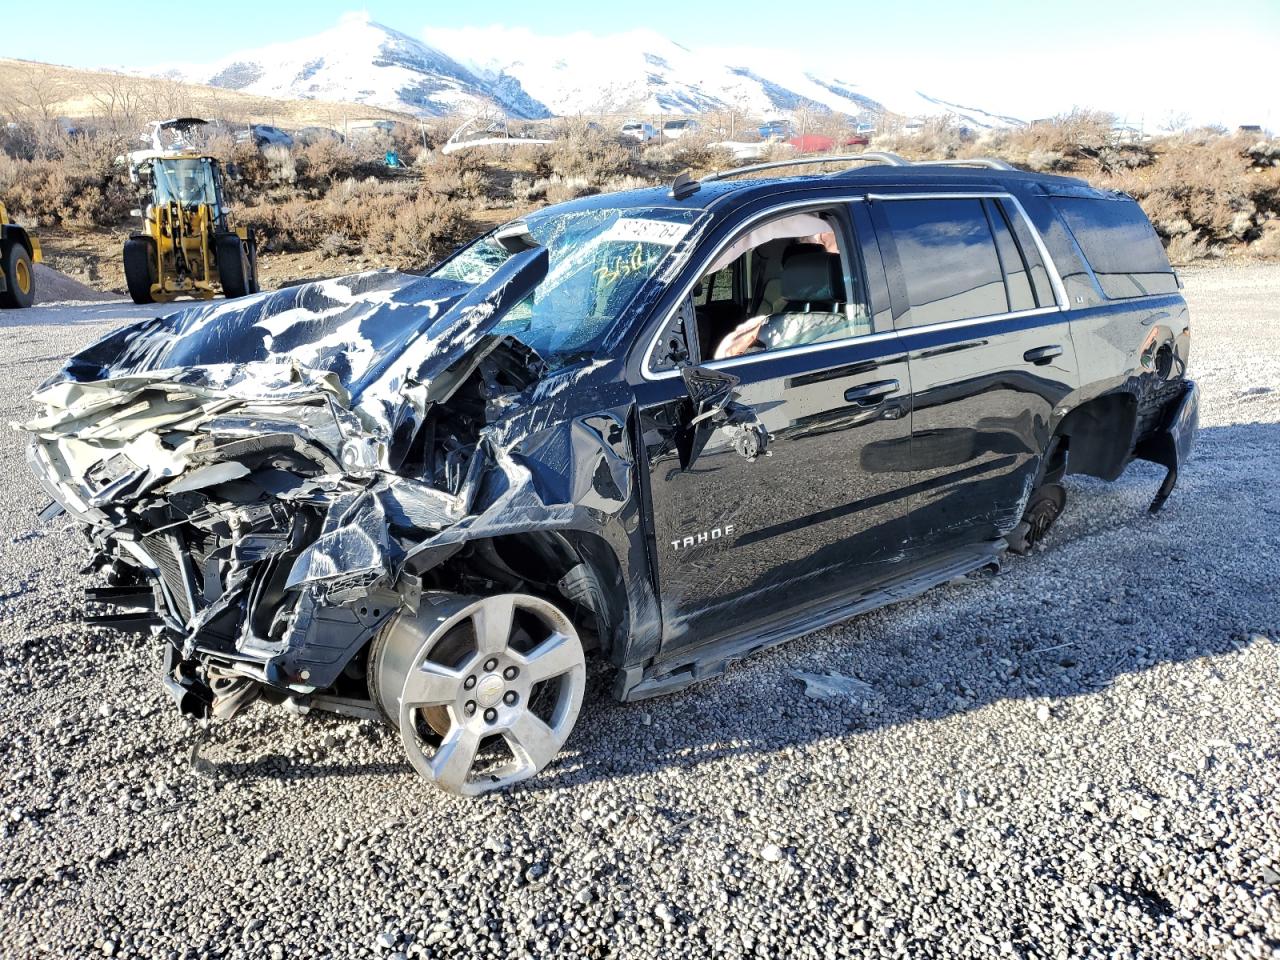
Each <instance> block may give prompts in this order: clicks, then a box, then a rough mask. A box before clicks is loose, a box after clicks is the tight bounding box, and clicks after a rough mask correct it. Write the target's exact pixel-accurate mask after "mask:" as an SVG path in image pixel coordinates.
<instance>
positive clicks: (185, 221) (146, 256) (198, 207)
mask: <svg viewBox="0 0 1280 960" xmlns="http://www.w3.org/2000/svg"><path fill="white" fill-rule="evenodd" d="M129 159H130V176H131V178H132V179H133V180H134V182H136V183H138V184H139V185H140V186H142V187H143V188H144V189H146V190H147V191H148V193H149V196H148V198H147V199H148V202H147V206H146V209H145V210H140V211H137V213H139V214H141V216H142V218H143V227H142V232H141V233H136V234H134V235H133V236H131V237H130V238H129V239H128V240H126V241H125V244H124V276H125V282H126V284H127V286H128V287H129V296H130V297H132V298H133V302H134V303H167V302H168V301H170V300H174V299H176V298H178V297H181V296H189V297H195V298H196V299H197V300H209V299H212V298H213V297H214V296H216V295H217V291H218V288H219V287H220V288H221V289H222V292H223V293H224V294H225V295H226V296H228V297H243V296H245V295H246V294H250V293H257V292H258V252H257V246H256V244H255V243H254V239H253V236H252V234H251V233H250V232H249V231H248V230H246V229H245V228H243V227H241V228H239V229H232V228H231V227H230V226H229V224H228V223H227V211H226V207H225V205H224V204H223V199H222V182H223V181H222V166H221V164H220V163H219V162H218V160H217V158H215V157H210V156H207V155H205V154H203V153H200V152H198V151H192V150H178V151H160V150H139V151H135V152H134V153H132V154H130V155H129Z"/></svg>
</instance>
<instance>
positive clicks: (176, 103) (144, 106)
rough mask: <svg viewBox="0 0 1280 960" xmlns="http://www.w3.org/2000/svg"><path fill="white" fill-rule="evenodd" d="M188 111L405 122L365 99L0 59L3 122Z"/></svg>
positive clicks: (269, 119) (143, 117)
mask: <svg viewBox="0 0 1280 960" xmlns="http://www.w3.org/2000/svg"><path fill="white" fill-rule="evenodd" d="M190 115H194V116H201V117H208V118H218V119H226V120H233V121H237V122H241V123H270V124H274V125H278V126H286V127H301V126H308V125H312V124H316V125H323V126H337V127H340V126H341V124H342V123H343V122H344V121H348V120H355V119H364V118H371V119H405V116H404V114H402V113H397V112H394V111H391V110H386V109H383V108H381V107H377V106H372V105H369V104H363V103H350V102H344V101H342V100H332V101H319V100H298V99H290V98H280V97H266V96H259V95H256V94H251V93H244V92H241V91H238V90H228V89H225V88H223V87H216V86H210V85H208V84H200V83H191V82H186V81H182V80H177V79H172V78H170V79H157V78H155V77H144V76H134V75H130V74H123V73H113V72H109V71H104V70H80V69H76V68H74V67H63V66H58V65H56V64H48V63H36V62H33V61H30V60H11V59H5V58H0V120H9V119H12V118H15V117H23V118H25V119H32V118H43V119H46V120H52V119H55V118H58V117H72V118H76V119H86V118H91V117H96V118H108V117H111V118H115V119H118V120H121V121H125V122H129V121H136V124H134V125H136V126H138V127H141V126H142V124H143V123H145V122H146V121H147V120H154V119H158V118H161V117H174V116H190Z"/></svg>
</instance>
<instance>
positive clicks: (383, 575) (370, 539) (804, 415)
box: [25, 155, 1198, 793]
mask: <svg viewBox="0 0 1280 960" xmlns="http://www.w3.org/2000/svg"><path fill="white" fill-rule="evenodd" d="M861 159H862V160H869V159H878V160H879V161H881V163H880V164H879V165H870V164H865V163H863V164H860V165H859V166H857V167H856V168H855V169H850V170H849V171H847V172H843V173H839V174H834V175H823V176H803V177H791V178H786V179H751V180H733V179H732V178H731V177H732V175H725V176H718V177H713V178H708V179H707V180H704V181H702V182H693V181H690V180H689V179H687V178H685V177H681V178H679V179H678V180H677V181H676V182H675V183H674V184H673V185H672V186H671V188H670V189H649V190H639V191H633V192H629V193H621V194H613V195H608V196H597V197H591V198H587V199H582V200H576V201H574V202H571V203H566V204H561V205H557V206H554V207H550V208H547V209H545V210H542V211H540V212H538V213H536V214H532V215H530V216H528V217H527V218H525V219H523V220H520V221H516V222H514V223H511V224H509V225H507V226H504V227H502V228H500V229H498V230H496V231H494V232H493V233H492V234H490V235H488V236H485V237H482V238H481V239H479V240H477V241H475V242H474V243H472V244H471V245H469V246H467V247H465V248H463V249H461V250H460V251H458V252H457V253H456V254H454V255H453V256H452V257H451V258H450V259H449V260H447V261H445V262H444V263H443V264H442V265H441V266H439V267H437V268H436V269H435V270H433V271H432V272H431V273H430V274H428V275H427V276H425V277H413V276H406V275H403V274H395V273H371V274H363V275H360V276H356V277H349V278H343V279H338V280H328V281H323V282H317V283H312V284H309V285H306V286H302V287H296V288H292V289H286V290H282V291H279V292H276V293H272V294H263V295H260V296H257V297H254V298H250V299H249V300H247V301H236V302H234V303H218V304H212V305H206V306H199V307H194V308H192V309H188V310H185V311H183V312H180V313H175V314H173V315H171V316H167V317H164V318H160V319H153V320H146V321H144V322H141V323H138V324H136V325H134V326H130V327H127V328H125V329H122V330H119V331H117V332H115V333H113V334H111V335H110V336H108V337H106V338H105V339H103V340H101V341H100V342H98V343H97V344H95V345H93V346H91V347H89V348H88V349H86V350H84V351H83V352H81V353H79V354H77V355H76V356H74V357H73V358H71V359H70V360H69V361H68V362H67V364H66V365H65V367H64V369H63V371H62V372H61V373H60V374H59V375H58V376H56V377H54V378H53V379H51V380H50V381H49V382H48V383H46V384H45V385H44V386H43V387H42V388H41V389H40V391H39V392H38V393H37V395H36V397H37V399H38V400H39V401H41V402H42V403H43V404H44V405H45V414H44V415H43V416H42V417H40V418H39V419H37V420H35V421H32V422H31V423H28V424H26V426H25V428H26V429H27V430H29V431H30V432H31V433H32V435H33V439H32V442H31V447H30V460H31V464H32V467H33V468H34V470H35V473H36V475H37V476H38V477H39V478H40V479H41V481H42V482H43V483H44V485H45V486H46V487H47V488H48V490H49V492H50V493H51V494H52V495H53V497H54V498H55V499H56V501H57V503H56V504H51V505H50V508H49V510H48V511H46V513H47V514H50V515H52V514H56V513H57V512H58V511H60V510H65V511H66V512H68V513H70V514H71V515H72V516H74V517H75V518H76V519H78V520H80V521H82V522H83V524H84V527H85V529H86V531H87V533H88V535H89V537H90V539H91V540H92V544H93V548H94V556H95V560H94V561H93V564H92V566H93V567H94V568H98V569H101V570H102V572H103V574H104V576H103V577H102V578H101V579H100V580H99V583H103V584H104V585H101V586H95V587H92V588H90V589H89V590H88V600H89V603H90V608H89V610H88V611H87V615H88V616H89V617H90V619H91V620H92V622H94V623H97V624H105V625H111V626H115V627H119V628H122V629H144V628H148V627H149V628H152V629H153V630H154V631H155V632H156V633H157V635H159V636H162V637H163V638H164V641H165V651H166V661H165V667H164V682H165V684H166V685H167V686H168V687H169V689H170V690H171V691H172V693H173V695H174V696H175V697H176V698H177V700H178V701H179V703H180V705H181V708H182V710H183V711H184V712H187V713H189V714H194V715H197V716H214V717H229V716H231V715H233V714H235V713H236V712H237V711H238V710H240V709H241V708H243V707H244V706H246V705H247V704H249V703H251V702H252V701H253V700H255V699H257V698H262V699H264V700H268V701H272V702H277V703H279V702H286V701H287V702H288V703H289V705H291V706H292V707H293V708H294V709H297V710H306V709H310V708H316V709H326V710H334V711H338V712H341V713H346V714H351V715H357V716H365V715H367V716H381V717H386V718H387V719H388V720H389V721H390V722H391V723H392V724H394V725H395V726H396V727H397V728H398V730H399V732H400V735H401V738H402V740H403V742H404V745H405V748H406V750H407V751H408V755H409V758H410V760H411V761H412V763H413V765H414V767H415V768H417V769H418V771H419V772H421V773H422V774H423V775H424V776H426V777H428V778H430V779H431V780H433V781H434V782H435V783H437V784H438V785H439V786H441V787H442V788H444V789H446V790H450V791H454V792H459V793H478V792H482V791H484V790H488V789H492V788H494V787H499V786H503V785H506V784H509V783H512V782H514V781H516V780H520V779H523V778H525V777H528V776H531V775H532V774H534V773H536V772H537V771H538V770H540V769H541V768H542V767H543V766H544V765H546V764H547V763H549V762H550V761H551V759H552V758H553V757H554V756H555V755H556V753H557V752H558V751H559V749H560V748H561V746H562V744H563V743H564V742H565V739H566V738H567V737H568V735H569V732H570V730H571V728H572V726H573V724H574V721H575V720H576V718H577V715H578V711H579V707H580V705H581V702H582V695H583V689H584V685H585V676H586V669H585V658H586V655H587V654H591V655H594V656H598V657H599V658H600V659H601V660H602V661H603V662H604V663H606V664H607V665H609V666H610V667H611V668H612V670H613V672H614V676H615V678H616V680H615V684H614V692H615V694H616V695H617V696H618V697H619V698H622V699H637V698H641V697H648V696H652V695H655V694H659V693H664V692H667V691H670V690H675V689H677V688H680V687H683V686H685V685H687V684H689V683H692V682H694V681H697V680H703V679H706V678H708V677H712V676H715V675H717V674H719V673H721V672H722V671H723V670H724V669H725V665H726V664H727V663H729V662H730V661H732V660H734V659H735V658H738V657H741V656H744V655H745V654H747V653H750V652H752V651H754V650H758V649H760V648H762V647H767V646H769V645H771V644H775V643H778V642H780V641H783V640H786V639H788V638H790V637H795V636H798V635H800V634H803V633H806V632H808V631H811V630H815V629H817V628H819V627H822V626H824V625H826V624H830V623H832V622H834V621H837V620H840V619H842V618H844V617H848V616H850V615H852V614H855V613H858V612H861V611H864V610H869V609H871V608H873V607H876V606H878V605H880V604H884V603H887V602H890V601H894V600H899V599H902V598H904V597H908V596H912V595H914V594H918V593H919V592H921V591H923V590H925V589H927V588H928V587H930V586H931V585H933V584H937V583H941V582H943V581H945V580H948V579H951V578H952V577H955V576H957V575H959V574H963V573H965V572H968V571H972V570H975V569H978V568H981V567H984V566H987V565H991V564H993V563H994V562H995V560H996V558H997V557H999V556H1000V555H1001V553H1002V552H1004V551H1006V550H1010V549H1012V550H1013V551H1015V552H1024V551H1026V550H1027V549H1029V548H1030V547H1031V545H1032V544H1034V543H1035V542H1036V541H1037V540H1038V539H1039V538H1040V537H1042V536H1043V535H1044V533H1045V531H1046V530H1047V529H1048V528H1049V527H1050V525H1051V524H1052V523H1053V522H1054V520H1055V519H1056V518H1057V516H1058V514H1059V512H1060V511H1061V509H1062V507H1063V504H1064V500H1065V494H1064V489H1063V486H1062V483H1061V481H1062V478H1063V476H1064V475H1065V474H1067V473H1087V474H1091V475H1093V476H1097V477H1102V478H1105V479H1113V478H1115V477H1117V476H1119V475H1120V473H1121V472H1122V471H1123V470H1124V469H1125V466H1126V465H1127V464H1128V463H1129V462H1130V460H1132V459H1133V458H1135V457H1137V458H1142V459H1146V460H1151V461H1155V462H1157V463H1159V464H1162V465H1164V466H1165V467H1167V469H1168V474H1167V478H1166V479H1165V481H1164V483H1163V484H1162V486H1161V487H1160V489H1159V490H1158V491H1157V493H1156V495H1155V499H1154V500H1153V503H1152V509H1153V510H1155V509H1158V508H1159V505H1160V504H1161V503H1162V502H1163V501H1164V499H1165V497H1167V496H1168V495H1169V493H1170V491H1171V489H1172V487H1173V484H1174V481H1175V479H1176V476H1177V471H1178V466H1179V464H1180V463H1181V462H1182V460H1183V459H1184V458H1185V457H1186V456H1187V455H1188V453H1189V452H1190V448H1191V445H1192V443H1193V441H1194V435H1195V428H1196V417H1197V398H1198V392H1197V388H1196V387H1195V385H1194V384H1193V383H1192V382H1191V381H1190V380H1188V379H1186V377H1185V371H1186V363H1187V352H1188V344H1189V337H1190V331H1189V326H1188V317H1187V308H1186V304H1185V302H1184V301H1183V298H1182V297H1181V295H1180V294H1179V292H1178V282H1177V278H1176V277H1175V275H1174V273H1173V271H1172V270H1171V269H1170V267H1169V263H1168V261H1167V260H1166V258H1165V255H1164V252H1163V250H1162V248H1161V245H1160V242H1159V240H1158V238H1157V237H1156V234H1155V233H1154V231H1153V230H1152V228H1151V226H1150V224H1149V223H1148V222H1147V219H1146V217H1145V216H1143V213H1142V211H1141V209H1140V208H1139V207H1138V205H1137V204H1136V203H1134V202H1133V201H1132V200H1131V199H1130V198H1128V197H1125V196H1121V195H1117V194H1112V193H1105V192H1100V191H1098V190H1095V189H1093V188H1091V187H1089V186H1088V185H1086V184H1085V183H1083V182H1082V181H1079V180H1074V179H1066V178H1062V177H1053V176H1044V175H1039V174H1030V173H1020V172H1016V171H1013V170H1011V169H1009V168H1008V167H1007V166H1006V165H1004V164H1002V163H1000V162H999V161H970V162H968V163H969V165H968V166H965V165H960V164H959V163H957V164H955V165H947V166H939V165H926V164H906V163H904V162H902V161H901V160H899V159H898V158H896V157H893V156H892V155H878V156H874V157H873V156H870V155H868V156H864V157H863V158H861ZM737 172H741V171H737ZM108 611H114V612H108Z"/></svg>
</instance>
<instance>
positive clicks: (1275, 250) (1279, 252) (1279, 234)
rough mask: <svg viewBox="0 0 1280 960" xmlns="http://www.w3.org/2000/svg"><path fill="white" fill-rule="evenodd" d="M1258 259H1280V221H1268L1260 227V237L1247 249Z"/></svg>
mask: <svg viewBox="0 0 1280 960" xmlns="http://www.w3.org/2000/svg"><path fill="white" fill-rule="evenodd" d="M1249 252H1250V253H1253V254H1256V255H1257V256H1259V257H1280V220H1270V221H1268V222H1267V223H1266V224H1264V225H1263V227H1262V235H1261V236H1260V237H1259V238H1258V239H1257V240H1256V241H1254V243H1253V244H1252V245H1251V246H1250V247H1249Z"/></svg>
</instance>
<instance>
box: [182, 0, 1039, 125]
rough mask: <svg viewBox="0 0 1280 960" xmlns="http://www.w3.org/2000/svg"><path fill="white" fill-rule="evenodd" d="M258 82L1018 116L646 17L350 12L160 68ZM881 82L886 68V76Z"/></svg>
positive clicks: (418, 93) (421, 105)
mask: <svg viewBox="0 0 1280 960" xmlns="http://www.w3.org/2000/svg"><path fill="white" fill-rule="evenodd" d="M164 72H165V73H166V74H167V75H176V76H179V77H181V78H182V79H186V80H191V81H195V82H200V83H210V84H213V85H215V86H222V87H229V88H232V89H235V90H242V91H245V92H248V93H253V94H258V95H261V96H271V97H284V98H302V99H312V100H345V101H354V102H358V103H366V104H369V105H371V106H378V107H385V108H388V109H391V110H401V111H404V112H407V113H412V114H417V115H419V116H439V115H443V114H449V113H474V112H476V111H481V110H483V111H491V110H493V109H495V108H496V109H498V110H500V111H502V112H504V113H506V114H508V115H509V116H512V117H517V118H523V119H536V118H543V117H548V116H552V115H560V116H571V115H577V114H637V115H654V114H694V113H708V112H725V111H734V112H737V113H739V114H746V115H748V116H753V117H776V116H778V115H781V114H789V113H793V112H796V111H813V112H819V113H821V112H832V113H838V114H844V115H847V116H849V117H852V118H857V119H860V120H871V121H873V122H874V121H875V119H876V118H877V117H879V116H881V115H883V114H884V113H886V112H894V113H899V114H904V115H906V116H918V115H937V114H942V113H947V114H952V115H955V116H957V117H958V118H960V119H961V121H962V122H965V123H968V124H970V125H972V126H976V127H991V126H1008V125H1010V124H1016V123H1017V122H1018V121H1016V120H1013V119H1012V118H1010V117H1005V116H1002V115H1000V114H996V113H991V112H988V111H986V110H982V109H978V108H969V107H959V106H957V105H955V104H953V103H950V102H949V101H946V100H943V99H940V98H935V97H930V96H926V95H924V94H921V93H918V92H916V91H914V90H908V91H904V92H903V93H902V94H901V95H899V96H889V97H886V96H885V95H884V94H883V92H882V90H881V86H880V85H882V84H884V83H885V81H886V79H887V78H884V77H882V76H881V77H877V80H876V83H877V88H876V89H875V90H871V89H865V88H863V87H862V86H860V85H859V84H858V83H856V82H855V81H854V80H852V79H849V78H847V77H843V78H837V77H835V76H831V75H829V74H826V73H824V72H822V71H821V70H814V69H813V61H812V59H809V60H805V59H803V58H800V57H796V56H793V57H790V58H789V57H788V55H786V54H785V53H781V52H778V51H724V50H720V51H717V50H701V51H695V50H690V49H689V48H687V47H684V46H682V45H680V44H679V43H676V42H674V41H673V40H671V39H670V38H668V37H664V36H662V35H661V34H659V33H657V32H655V31H653V30H630V31H627V32H624V33H615V34H607V35H603V36H601V35H595V34H589V33H585V32H578V33H572V34H568V35H563V36H543V35H539V34H535V33H533V32H532V31H530V30H528V29H525V28H508V27H500V26H495V27H483V28H478V27H472V28H463V29H454V30H431V31H428V33H427V36H426V38H424V39H420V38H417V37H413V36H410V35H409V34H406V33H401V32H400V31H398V30H393V29H391V28H390V27H387V26H384V25H382V24H380V23H377V22H375V21H374V20H372V19H370V18H369V16H368V15H367V14H364V13H350V14H345V15H344V16H343V17H342V18H341V19H340V20H339V21H338V23H337V24H336V25H335V26H333V27H331V28H330V29H328V30H325V31H322V32H321V33H318V34H316V35H314V36H311V37H307V38H304V39H301V40H294V41H289V42H285V43H276V44H272V45H270V46H265V47H261V48H258V49H255V50H248V51H244V52H242V53H238V54H236V55H234V56H231V57H227V58H225V59H223V60H221V61H219V62H217V63H213V64H208V65H205V66H184V67H180V68H176V69H175V68H170V69H169V70H167V71H164ZM890 83H891V80H890Z"/></svg>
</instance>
